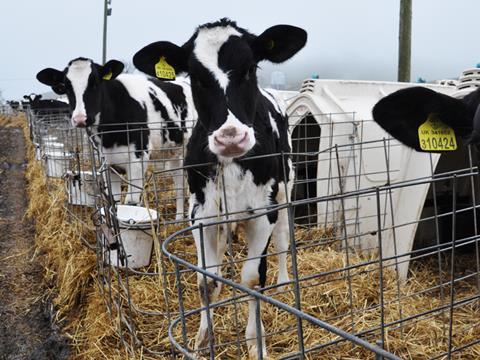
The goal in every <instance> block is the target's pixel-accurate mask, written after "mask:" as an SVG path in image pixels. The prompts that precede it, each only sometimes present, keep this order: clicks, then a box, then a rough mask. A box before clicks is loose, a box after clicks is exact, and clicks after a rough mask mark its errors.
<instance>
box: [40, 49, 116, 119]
mask: <svg viewBox="0 0 480 360" xmlns="http://www.w3.org/2000/svg"><path fill="white" fill-rule="evenodd" d="M123 67H124V65H123V63H122V62H121V61H118V60H110V61H108V62H107V63H106V64H105V65H103V66H102V65H99V64H96V63H94V62H93V61H92V60H90V59H86V58H81V57H80V58H77V59H74V60H72V61H70V62H69V63H68V65H67V67H66V68H65V69H64V70H63V71H60V70H56V69H52V68H46V69H43V70H42V71H40V72H39V73H38V74H37V79H38V81H40V82H41V83H43V84H45V85H48V86H50V87H51V88H52V90H53V91H54V92H56V93H57V94H60V95H61V94H66V95H67V97H68V102H69V104H70V110H71V111H72V119H71V121H72V125H73V126H75V127H86V126H90V125H92V124H93V123H94V122H95V116H96V115H97V114H98V113H99V112H100V104H101V98H102V97H101V86H102V83H103V82H104V81H108V80H111V79H114V78H115V77H117V76H118V75H119V74H120V73H121V72H122V71H123Z"/></svg>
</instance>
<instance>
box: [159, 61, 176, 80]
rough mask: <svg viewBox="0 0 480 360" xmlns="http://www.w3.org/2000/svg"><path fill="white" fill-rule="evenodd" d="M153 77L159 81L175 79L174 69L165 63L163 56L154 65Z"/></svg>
mask: <svg viewBox="0 0 480 360" xmlns="http://www.w3.org/2000/svg"><path fill="white" fill-rule="evenodd" d="M155 75H156V76H157V78H159V79H166V80H174V79H175V69H174V68H173V66H171V65H170V64H169V63H167V60H165V56H162V57H160V60H159V61H158V62H157V63H156V64H155Z"/></svg>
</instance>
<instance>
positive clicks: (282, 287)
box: [276, 274, 290, 293]
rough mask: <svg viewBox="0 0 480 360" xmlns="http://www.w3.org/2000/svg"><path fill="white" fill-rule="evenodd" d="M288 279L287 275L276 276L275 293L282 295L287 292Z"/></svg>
mask: <svg viewBox="0 0 480 360" xmlns="http://www.w3.org/2000/svg"><path fill="white" fill-rule="evenodd" d="M289 281H290V278H289V276H288V274H278V278H277V290H276V291H277V293H282V292H284V291H287V290H288V282H289Z"/></svg>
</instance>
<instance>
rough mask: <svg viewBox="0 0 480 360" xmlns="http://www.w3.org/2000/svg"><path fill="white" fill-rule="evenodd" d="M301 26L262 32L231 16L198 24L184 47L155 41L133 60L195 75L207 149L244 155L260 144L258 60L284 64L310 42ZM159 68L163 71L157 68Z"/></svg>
mask: <svg viewBox="0 0 480 360" xmlns="http://www.w3.org/2000/svg"><path fill="white" fill-rule="evenodd" d="M306 40H307V33H306V32H305V31H304V30H303V29H300V28H298V27H294V26H289V25H277V26H273V27H271V28H269V29H267V30H266V31H265V32H263V33H262V34H261V35H259V36H255V35H253V34H250V33H249V32H247V31H246V30H245V29H242V28H240V27H238V26H237V25H236V23H235V22H233V21H230V20H228V19H221V20H220V21H217V22H215V23H208V24H205V25H201V26H200V27H198V29H197V30H196V32H195V33H194V35H193V36H192V37H191V38H190V40H188V41H187V42H186V43H185V44H184V45H183V46H181V47H179V46H177V45H174V44H172V43H170V42H164V41H160V42H155V43H152V44H150V45H148V46H146V47H144V48H143V49H141V50H140V51H138V52H137V53H136V54H135V56H134V58H133V63H134V64H135V66H136V67H137V68H138V69H140V70H141V71H143V72H145V73H147V74H149V75H152V76H156V77H158V78H162V75H163V74H171V72H170V73H168V72H162V71H161V70H162V66H163V67H165V66H166V67H168V68H169V69H171V68H173V69H174V70H175V72H178V73H179V72H187V73H188V74H189V75H190V77H191V84H192V95H193V99H194V102H195V106H196V109H197V112H198V115H199V120H198V121H199V125H197V126H203V127H204V128H205V130H206V131H207V133H208V148H209V150H210V151H211V152H212V153H214V154H216V155H217V157H218V158H219V159H220V160H223V159H231V158H236V157H240V156H243V155H245V154H246V153H247V152H249V151H250V150H251V149H252V148H253V147H254V145H255V143H256V141H257V140H256V138H255V118H256V115H257V113H258V112H259V111H261V110H260V109H259V106H260V105H259V104H258V103H257V102H258V98H259V89H258V83H257V75H256V72H257V64H258V63H259V62H260V61H262V60H268V61H271V62H274V63H281V62H283V61H285V60H287V59H289V58H291V57H292V56H293V55H295V54H296V53H297V52H298V51H299V50H300V49H301V48H302V47H303V46H304V45H305V43H306ZM159 70H160V71H159Z"/></svg>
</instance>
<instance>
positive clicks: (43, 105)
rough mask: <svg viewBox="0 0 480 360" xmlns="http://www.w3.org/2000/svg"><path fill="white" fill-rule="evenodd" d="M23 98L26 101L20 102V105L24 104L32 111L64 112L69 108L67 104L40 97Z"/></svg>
mask: <svg viewBox="0 0 480 360" xmlns="http://www.w3.org/2000/svg"><path fill="white" fill-rule="evenodd" d="M23 98H24V99H25V100H26V101H22V104H25V105H26V106H27V107H29V108H30V109H32V110H40V111H42V110H45V111H48V110H52V111H55V110H58V111H65V110H66V109H68V108H69V106H68V104H67V103H66V102H64V101H59V100H54V99H42V95H37V94H33V93H32V94H30V95H24V96H23Z"/></svg>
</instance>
